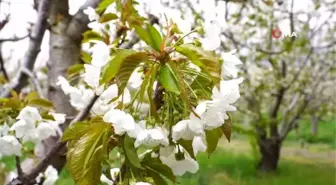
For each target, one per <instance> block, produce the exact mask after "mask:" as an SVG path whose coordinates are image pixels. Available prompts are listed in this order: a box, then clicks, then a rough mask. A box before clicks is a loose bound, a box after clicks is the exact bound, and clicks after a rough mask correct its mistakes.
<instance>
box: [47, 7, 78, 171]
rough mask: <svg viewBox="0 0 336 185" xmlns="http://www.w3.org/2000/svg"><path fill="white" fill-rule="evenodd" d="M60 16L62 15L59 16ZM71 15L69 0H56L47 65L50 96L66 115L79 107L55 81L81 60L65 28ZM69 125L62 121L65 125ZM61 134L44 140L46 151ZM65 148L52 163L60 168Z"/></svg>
mask: <svg viewBox="0 0 336 185" xmlns="http://www.w3.org/2000/svg"><path fill="white" fill-rule="evenodd" d="M58 17H62V19H59V18H58ZM70 19H71V17H70V15H69V14H68V1H67V0H53V3H52V9H51V14H50V23H51V26H50V39H49V48H50V49H49V61H48V63H47V67H48V84H49V88H48V99H49V100H50V101H52V102H53V104H54V106H55V108H56V112H57V113H64V114H66V115H67V116H74V115H75V113H76V111H75V110H74V108H72V106H71V105H70V102H69V97H68V96H66V95H65V94H64V93H63V91H62V89H61V88H60V87H59V86H57V85H56V83H57V78H58V76H64V77H66V72H67V69H68V68H69V67H70V66H71V65H73V64H76V63H78V61H79V59H80V42H74V41H73V40H72V39H71V38H70V37H68V36H67V35H66V34H65V28H66V25H67V24H68V22H69V21H70ZM66 126H67V125H66V124H64V125H62V129H64V128H65V127H66ZM58 139H59V137H50V138H48V139H46V140H44V141H43V144H44V147H43V150H44V151H43V153H44V155H45V154H47V153H48V151H49V150H50V149H51V148H52V146H53V145H54V144H55V143H56V142H57V141H58ZM64 154H65V150H61V151H60V153H59V155H58V156H57V158H54V159H53V161H52V162H51V164H52V165H53V166H54V167H55V168H57V169H58V170H60V169H62V167H63V166H64V163H65V155H64Z"/></svg>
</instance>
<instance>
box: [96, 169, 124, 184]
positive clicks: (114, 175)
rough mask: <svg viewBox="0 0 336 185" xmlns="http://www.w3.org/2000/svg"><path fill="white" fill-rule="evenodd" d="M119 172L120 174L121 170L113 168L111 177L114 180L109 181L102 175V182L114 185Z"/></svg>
mask: <svg viewBox="0 0 336 185" xmlns="http://www.w3.org/2000/svg"><path fill="white" fill-rule="evenodd" d="M119 172H120V169H119V168H112V169H111V170H110V175H111V178H112V180H110V179H108V178H107V177H106V176H105V175H104V174H102V175H101V176H100V181H101V182H104V183H106V184H108V185H113V181H114V180H115V179H116V178H117V176H118V174H119Z"/></svg>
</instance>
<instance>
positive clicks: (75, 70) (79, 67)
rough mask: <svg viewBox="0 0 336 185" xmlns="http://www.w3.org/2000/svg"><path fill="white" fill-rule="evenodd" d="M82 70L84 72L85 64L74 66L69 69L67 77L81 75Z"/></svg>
mask: <svg viewBox="0 0 336 185" xmlns="http://www.w3.org/2000/svg"><path fill="white" fill-rule="evenodd" d="M82 70H84V65H83V64H75V65H72V66H71V67H70V68H69V69H68V71H67V75H68V76H71V75H76V74H79V73H80V72H81V71H82Z"/></svg>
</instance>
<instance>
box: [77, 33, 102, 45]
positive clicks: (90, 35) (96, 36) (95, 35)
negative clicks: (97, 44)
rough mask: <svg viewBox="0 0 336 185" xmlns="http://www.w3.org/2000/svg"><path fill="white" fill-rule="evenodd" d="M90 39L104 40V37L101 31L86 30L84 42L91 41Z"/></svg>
mask: <svg viewBox="0 0 336 185" xmlns="http://www.w3.org/2000/svg"><path fill="white" fill-rule="evenodd" d="M90 40H99V41H104V37H103V36H101V35H100V34H99V33H97V32H94V31H86V32H85V33H84V34H83V40H82V43H85V42H89V41H90Z"/></svg>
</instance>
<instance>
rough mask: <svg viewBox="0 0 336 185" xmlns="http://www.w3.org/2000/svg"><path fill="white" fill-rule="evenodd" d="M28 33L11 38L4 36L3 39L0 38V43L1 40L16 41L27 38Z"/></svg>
mask: <svg viewBox="0 0 336 185" xmlns="http://www.w3.org/2000/svg"><path fill="white" fill-rule="evenodd" d="M28 36H29V35H26V36H23V37H13V38H5V39H0V43H2V42H16V41H20V40H23V39H25V38H27V37H28Z"/></svg>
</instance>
